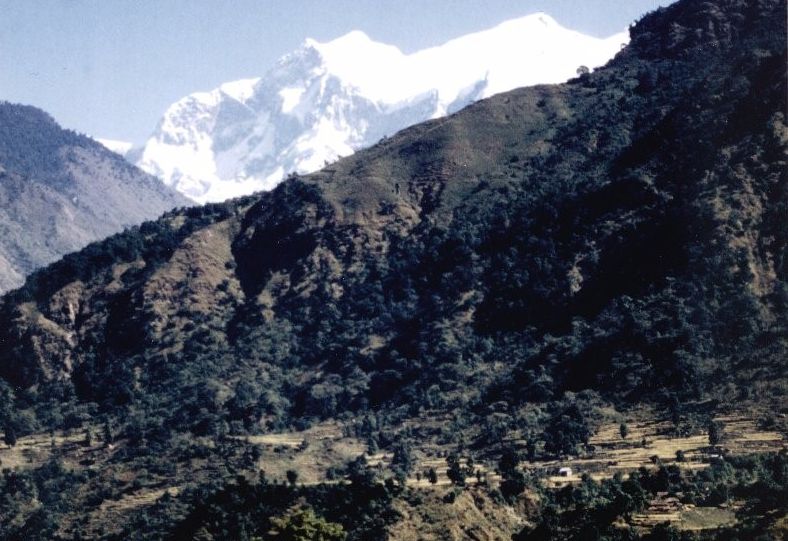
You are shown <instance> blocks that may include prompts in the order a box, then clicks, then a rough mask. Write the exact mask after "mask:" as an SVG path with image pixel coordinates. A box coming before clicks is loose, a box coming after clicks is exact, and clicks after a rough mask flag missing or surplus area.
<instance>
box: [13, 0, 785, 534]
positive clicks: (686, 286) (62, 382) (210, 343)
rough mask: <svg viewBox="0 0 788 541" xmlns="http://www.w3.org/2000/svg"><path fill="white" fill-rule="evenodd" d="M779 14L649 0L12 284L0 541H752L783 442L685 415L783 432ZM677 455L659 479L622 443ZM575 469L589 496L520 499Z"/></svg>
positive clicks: (765, 526) (762, 520) (776, 505)
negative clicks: (350, 147) (516, 66)
mask: <svg viewBox="0 0 788 541" xmlns="http://www.w3.org/2000/svg"><path fill="white" fill-rule="evenodd" d="M785 10H786V4H785V2H784V1H782V0H762V1H758V2H743V1H739V0H720V1H718V2H713V3H712V2H701V1H693V0H682V1H679V2H677V3H676V4H674V5H672V6H670V7H668V8H664V9H660V10H658V11H656V12H654V13H652V14H650V15H648V16H646V17H644V18H643V19H642V20H641V21H639V22H638V23H637V24H636V25H635V26H634V27H633V28H632V29H631V43H630V45H629V46H628V47H627V48H626V49H625V50H623V51H621V52H620V53H619V54H618V55H617V56H616V57H615V59H614V60H612V61H611V62H610V63H608V64H607V65H606V66H605V67H604V68H601V69H598V70H596V71H594V72H592V73H590V74H583V75H581V76H580V77H577V78H575V79H572V80H570V81H569V82H567V83H566V84H561V85H543V86H537V87H531V88H523V89H518V90H514V91H511V92H507V93H503V94H498V95H495V96H493V97H491V98H488V99H484V100H481V101H478V102H476V103H474V104H472V105H470V106H468V107H466V108H464V109H462V110H461V111H459V112H457V113H455V114H452V115H449V116H447V117H444V118H439V119H434V120H431V121H428V122H425V123H422V124H418V125H416V126H413V127H411V128H408V129H406V130H404V131H401V132H399V133H397V134H394V135H392V136H390V137H388V138H387V139H386V140H385V141H382V142H381V143H379V144H377V145H375V146H373V147H371V148H369V149H366V150H363V151H360V152H357V153H355V154H353V155H352V156H349V157H346V158H343V159H341V160H339V161H337V162H336V163H334V164H332V165H331V166H330V167H326V168H324V169H323V170H321V171H319V172H316V173H314V174H311V175H308V176H294V177H292V178H290V179H289V180H287V181H285V182H283V183H281V184H280V185H279V186H277V187H276V188H275V189H274V190H272V191H271V192H267V193H263V194H258V195H254V196H248V197H245V198H242V199H238V200H234V201H230V202H225V203H222V204H212V205H206V206H204V207H200V208H190V209H185V210H178V211H172V212H169V213H167V214H166V215H165V216H163V217H162V218H160V219H159V220H157V221H155V222H149V223H146V224H143V225H142V226H139V227H135V228H132V229H130V230H128V231H125V232H123V233H121V234H119V235H116V236H114V237H112V238H110V239H107V240H106V241H104V242H102V243H96V244H93V245H91V246H89V247H88V248H86V249H85V250H83V251H82V252H80V253H77V254H71V255H69V256H67V257H65V258H64V259H63V260H61V261H59V262H57V263H55V264H53V265H52V266H50V267H48V268H46V269H43V270H41V271H38V272H36V273H34V274H33V275H32V276H31V277H30V278H29V279H28V281H27V282H26V285H25V286H24V287H23V288H21V289H19V290H17V291H15V292H12V293H9V294H7V295H5V296H4V297H3V298H2V301H1V302H0V421H2V423H3V425H4V427H5V431H6V434H9V433H10V434H12V435H13V436H14V438H10V439H12V440H13V439H15V438H16V437H17V436H18V437H19V440H20V442H21V443H19V444H17V447H23V449H24V450H26V451H25V452H27V455H25V454H24V453H23V451H17V450H16V448H12V447H11V446H10V444H9V446H8V447H2V448H0V458H2V460H3V462H4V464H13V465H15V467H16V468H17V469H16V470H14V471H13V472H12V471H10V470H9V472H8V473H6V474H5V475H4V477H2V478H0V489H2V490H3V491H4V492H3V493H4V494H6V497H4V498H3V499H2V501H0V510H2V513H0V528H2V530H0V531H2V532H3V533H4V534H5V535H6V537H7V538H9V539H15V538H22V537H24V538H26V539H38V538H40V539H52V538H63V539H79V538H82V539H84V538H103V539H226V538H238V539H254V538H260V539H269V538H275V537H274V536H272V535H270V532H271V531H273V529H274V528H279V529H280V530H278V531H282V530H283V529H284V528H285V526H286V524H288V523H290V522H293V521H296V518H293V515H294V514H298V513H301V515H298V517H297V520H298V521H301V522H303V521H308V522H309V523H310V525H311V526H313V527H314V528H319V529H322V530H325V531H333V532H334V534H331V536H329V535H328V534H326V537H325V538H326V539H341V538H342V536H341V535H340V533H341V532H340V533H337V532H338V531H339V530H337V528H343V529H344V530H345V531H346V532H347V533H348V537H347V539H353V540H360V539H387V538H388V539H414V538H420V536H421V533H422V532H427V533H430V534H431V533H433V532H434V537H435V538H449V539H467V538H476V539H484V538H500V539H505V538H507V536H509V537H511V538H513V539H559V540H564V539H566V540H569V539H577V540H579V539H603V538H606V539H614V540H616V541H623V540H624V539H629V540H631V539H643V540H654V539H678V538H679V534H678V533H675V532H673V531H672V530H671V529H669V528H667V527H665V526H664V525H652V526H653V530H650V529H643V528H644V526H642V524H640V523H637V524H636V523H635V519H634V518H633V517H634V515H635V514H637V513H641V514H645V515H648V505H649V503H648V502H649V501H651V500H652V499H654V498H661V497H664V495H665V493H666V491H669V492H670V494H677V493H681V494H683V495H684V496H681V497H682V498H686V501H688V502H690V503H692V504H693V506H694V504H695V503H697V504H698V509H697V510H696V512H698V513H700V512H701V511H702V509H704V506H707V507H708V506H716V505H718V504H722V505H725V506H726V508H727V505H728V504H727V502H728V501H729V500H730V499H735V501H737V502H742V503H741V506H739V503H737V504H736V505H737V509H738V510H737V511H736V513H732V512H731V513H730V514H729V515H726V516H728V517H730V521H728V520H727V519H726V520H723V521H718V522H715V524H716V526H714V527H712V529H709V530H698V531H697V532H694V533H691V534H687V535H692V536H697V537H698V538H699V539H702V540H704V541H705V540H710V539H720V538H721V539H736V538H738V539H757V538H764V539H766V538H770V536H774V535H776V533H779V532H780V528H783V529H784V519H783V517H785V514H786V512H788V509H786V507H785V501H786V500H785V498H784V494H785V487H786V479H788V476H786V474H785V472H786V471H787V470H786V467H788V466H786V455H785V453H784V452H783V453H774V454H772V455H751V456H746V457H745V456H730V457H726V458H724V459H723V458H721V457H720V456H719V454H717V453H721V454H724V452H725V451H724V448H726V447H728V444H727V443H723V444H721V445H719V441H720V440H721V439H722V438H723V436H722V435H721V433H722V430H721V429H720V428H717V427H716V425H714V424H713V422H716V421H714V419H716V418H718V417H719V416H722V415H724V416H725V418H726V419H727V420H728V421H727V422H733V421H731V419H739V418H740V417H742V416H745V417H746V419H749V420H750V421H752V423H756V422H757V423H758V424H759V426H763V427H772V428H770V430H772V432H769V433H768V434H767V435H766V436H767V437H761V438H760V439H759V438H752V440H753V441H754V442H755V443H758V444H760V443H763V442H765V441H766V440H769V438H771V440H769V441H773V442H774V443H773V446H772V447H766V446H765V445H764V446H762V447H759V448H758V449H760V450H758V451H752V452H753V453H761V452H763V451H764V450H766V449H772V450H775V451H779V449H780V447H783V446H784V445H785V444H784V442H785V434H786V430H788V429H787V428H786V424H785V418H784V416H783V417H781V416H780V414H781V413H785V410H784V407H785V402H784V398H785V395H784V393H785V388H786V377H785V364H784V363H785V359H786V356H787V355H786V354H787V353H788V347H786V329H785V317H784V315H785V308H786V300H787V299H786V292H787V291H788V289H787V288H786V283H787V282H786V266H785V262H786V240H787V239H786V228H785V227H784V223H785V220H784V218H785V212H786V208H788V206H787V205H788V194H786V185H787V184H786V178H785V172H786V160H787V158H786V155H787V153H788V126H786V109H785V91H786V87H787V86H788V82H787V81H786V71H785V65H786V26H785V17H784V14H785ZM644 412H657V413H650V414H649V415H648V416H646V413H644ZM638 415H643V416H644V417H641V421H640V424H639V425H638V430H639V431H641V428H642V427H643V426H651V427H652V428H651V429H652V432H651V433H649V434H648V439H647V437H646V433H645V432H642V431H641V432H639V433H637V435H636V436H635V435H630V436H629V439H627V435H626V434H627V431H626V430H625V429H626V424H625V423H623V422H622V419H624V418H627V417H626V416H630V418H637V416H638ZM736 422H738V421H736ZM709 423H711V424H709ZM611 424H612V426H613V429H612V431H613V432H615V433H616V434H618V433H619V432H620V433H621V437H620V438H619V437H618V435H616V436H615V438H614V439H613V440H611V439H609V438H608V439H607V440H604V444H600V445H596V444H589V442H590V441H591V440H590V437H591V435H592V434H595V437H597V436H599V433H600V431H601V428H600V427H603V426H608V425H611ZM632 426H634V425H632ZM707 426H709V427H715V428H713V429H712V428H708V429H707V428H706V427H707ZM619 427H620V428H619ZM655 427H656V428H655ZM49 431H52V433H51V434H50V432H49ZM278 431H289V432H290V433H285V434H277V433H274V432H278ZM731 432H733V431H731ZM98 434H102V435H101V442H103V443H97V439H98ZM305 435H308V436H309V438H311V439H306V438H307V436H305ZM679 436H681V437H684V438H685V439H684V440H682V441H685V442H686V441H688V440H692V439H694V441H695V444H694V445H695V446H696V447H698V448H701V447H702V449H700V450H698V451H697V455H696V457H694V458H693V460H696V458H697V461H695V462H692V463H689V462H686V464H687V467H684V464H685V460H684V457H683V455H681V454H679V453H676V454H675V458H674V453H675V451H676V450H677V449H678V450H679V451H682V449H686V448H685V447H680V446H673V447H671V446H670V445H667V449H668V452H667V454H665V452H664V449H658V448H656V447H650V445H651V444H650V443H649V439H653V438H657V437H658V438H669V437H679ZM730 436H731V437H735V435H734V434H730ZM698 440H702V441H703V442H704V443H701V444H698V443H697V442H698ZM42 442H43V443H42ZM50 442H51V443H50ZM706 443H709V444H711V445H710V446H708V445H706ZM22 444H24V446H23V445H22ZM606 446H607V447H610V446H612V447H615V448H616V449H617V450H620V451H621V454H620V457H624V456H626V457H629V456H632V455H634V454H636V453H641V454H643V455H644V456H645V457H646V458H645V462H644V463H642V464H641V463H638V464H637V465H635V466H632V467H630V466H628V465H627V464H625V463H622V464H619V463H618V462H617V460H618V459H617V458H610V459H608V458H605V459H599V457H598V456H597V454H596V453H600V452H601V451H600V450H601V449H602V450H603V448H604V447H606ZM592 447H593V448H592ZM730 447H731V449H733V450H732V451H731V453H734V452H739V451H735V448H734V446H732V445H731V446H730ZM682 452H683V451H682ZM746 452H750V451H746ZM36 453H38V454H36ZM458 453H462V456H460V455H459V454H458ZM709 453H714V454H715V456H714V457H713V458H714V460H716V465H715V464H709V463H708V462H703V463H702V462H701V461H702V460H703V458H702V457H703V456H708V454H709ZM362 454H364V456H362V457H361V458H357V457H358V456H359V455H362ZM742 454H744V452H742ZM577 455H580V456H582V457H583V458H584V460H577V461H575V462H573V463H572V467H573V468H575V469H578V468H581V467H582V466H583V465H584V464H585V465H587V464H589V463H594V467H598V468H599V469H597V470H587V471H586V472H584V473H593V474H594V475H598V474H600V475H602V476H603V477H604V476H605V475H607V477H609V479H607V480H606V481H595V480H594V479H592V478H591V477H584V478H583V479H582V480H581V479H579V478H577V479H574V480H572V482H574V483H575V485H574V488H567V489H562V490H554V489H553V487H554V486H555V482H554V480H550V479H549V478H548V477H547V476H548V475H549V473H546V472H549V471H551V470H552V469H555V467H556V466H557V465H560V464H561V463H562V462H564V461H566V460H569V459H567V457H573V456H577ZM649 455H650V456H651V458H649ZM26 456H27V457H28V458H27V459H26V458H25V457H26ZM35 457H38V458H37V460H38V462H36V461H35V460H34V458H35ZM525 457H527V459H528V461H527V462H524V461H523V459H524V458H525ZM444 459H445V460H444ZM471 459H473V461H474V462H473V463H471ZM709 460H711V459H709ZM622 462H623V459H622ZM444 463H445V467H443V468H441V466H440V464H444ZM641 465H642V468H639V466H641ZM471 466H475V467H478V468H479V473H477V474H476V475H475V476H476V478H477V479H478V483H477V484H474V486H473V487H467V486H465V485H466V484H467V483H466V478H467V479H468V483H470V482H471V481H470V479H472V478H473V477H474V473H475V472H474V471H473V468H472V467H471ZM482 468H483V469H482ZM611 468H617V469H614V470H612V469H611ZM701 468H706V469H703V470H701ZM430 469H432V470H430ZM436 470H438V471H437V472H436ZM496 470H497V471H498V472H499V473H500V475H501V476H503V479H502V480H500V481H499V480H498V478H497V477H496V475H495V474H493V472H494V471H496ZM424 471H426V472H427V473H426V474H424V475H425V477H424V478H422V479H419V478H417V477H416V475H421V474H422V472H424ZM485 471H486V472H489V473H490V475H489V477H488V478H487V481H483V479H484V475H485V474H484V472H485ZM622 472H624V473H628V474H629V478H628V479H626V480H624V479H622V478H621V477H620V476H614V473H619V474H620V473H622ZM433 474H434V476H433ZM266 476H268V477H266ZM438 476H440V479H438ZM449 476H451V478H450V479H451V481H448V480H447V479H449ZM384 477H385V478H386V479H385V483H384V482H381V481H382V480H383V479H382V478H384ZM285 478H286V479H287V480H288V484H285V482H284V479H285ZM427 478H429V479H435V480H436V481H435V483H433V482H432V481H425V479H427ZM324 481H327V483H328V484H325V485H323V484H320V483H322V482H324ZM449 482H451V483H453V485H452V486H450V487H447V484H448V483H449ZM659 494H662V496H659ZM715 501H716V502H717V503H714V502H715ZM154 502H155V503H154ZM305 506H306V509H305ZM315 510H317V512H318V515H319V516H318V517H315V516H314V515H308V513H310V512H314V511H315ZM713 510H714V512H715V513H724V512H725V511H724V509H722V508H719V509H718V508H716V507H714V508H713ZM3 517H8V518H3ZM323 517H324V518H325V520H323ZM321 520H322V522H321ZM327 521H328V522H330V524H329V523H327ZM780 524H782V525H783V526H780ZM704 527H705V526H704ZM490 531H495V532H497V533H496V534H495V536H493V535H491V534H490ZM446 532H448V533H446ZM469 532H470V533H469ZM444 534H445V535H444ZM471 534H473V535H471ZM513 535H515V536H516V537H512V536H513ZM425 537H428V536H427V534H425ZM280 538H281V537H280Z"/></svg>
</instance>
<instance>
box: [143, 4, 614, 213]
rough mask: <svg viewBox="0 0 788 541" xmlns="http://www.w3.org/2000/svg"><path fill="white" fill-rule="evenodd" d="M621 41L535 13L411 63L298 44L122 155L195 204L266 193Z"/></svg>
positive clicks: (194, 103)
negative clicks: (289, 176)
mask: <svg viewBox="0 0 788 541" xmlns="http://www.w3.org/2000/svg"><path fill="white" fill-rule="evenodd" d="M626 41H627V37H626V34H618V35H615V36H612V37H610V38H608V39H604V40H601V39H596V38H592V37H588V36H584V35H582V34H579V33H577V32H573V31H570V30H567V29H565V28H562V27H561V26H560V25H558V24H557V23H556V22H555V21H554V20H553V19H551V18H550V17H549V16H547V15H545V14H536V15H532V16H529V17H525V18H522V19H517V20H513V21H509V22H506V23H503V24H501V25H499V26H497V27H495V28H493V29H491V30H487V31H484V32H479V33H476V34H471V35H467V36H464V37H462V38H459V39H456V40H453V41H450V42H448V43H446V44H444V45H442V46H440V47H435V48H431V49H426V50H422V51H419V52H416V53H413V54H409V55H406V54H403V53H402V52H400V51H399V50H398V49H397V48H396V47H393V46H390V45H384V44H382V43H377V42H374V41H372V40H371V39H369V38H368V37H367V36H366V35H364V34H363V33H362V32H358V31H355V32H351V33H349V34H347V35H345V36H343V37H341V38H339V39H336V40H334V41H331V42H329V43H318V42H316V41H313V40H306V42H305V43H304V44H303V45H302V46H301V47H300V48H299V49H298V50H296V51H294V52H293V53H291V54H289V55H287V56H285V57H283V58H282V59H280V60H279V62H278V63H277V64H276V66H274V67H273V68H271V69H270V70H269V71H268V72H267V73H266V74H265V75H264V76H263V77H261V78H257V79H247V80H240V81H234V82H231V83H227V84H224V85H222V86H220V87H219V88H217V89H215V90H213V91H211V92H200V93H196V94H192V95H190V96H187V97H185V98H183V99H181V100H180V101H178V102H176V103H175V104H173V105H172V106H171V107H170V108H169V109H168V110H167V111H166V112H165V114H164V117H163V118H162V120H161V121H160V123H159V126H158V127H157V128H156V130H155V132H154V134H153V136H152V137H151V138H150V139H149V140H148V141H147V142H146V143H145V145H144V146H143V147H142V148H141V149H136V150H134V151H132V153H130V154H129V159H130V160H131V161H133V162H134V163H136V165H138V166H139V167H140V168H142V169H144V170H145V171H148V172H149V173H151V174H154V175H156V176H158V177H159V178H161V179H163V180H164V183H165V184H167V185H168V186H172V187H174V188H175V189H177V190H178V191H180V192H181V193H183V194H184V195H186V196H187V197H190V198H192V199H194V200H195V201H198V202H205V201H223V200H225V199H228V198H230V197H235V196H239V195H246V194H250V193H252V192H254V191H259V190H270V189H271V188H273V187H274V186H276V185H277V184H278V183H279V182H280V181H281V180H282V178H284V176H285V175H286V174H288V173H290V172H299V173H306V172H311V171H315V170H317V169H319V168H321V167H323V165H324V164H326V163H328V162H333V161H335V160H336V159H337V158H338V157H340V156H347V155H349V154H352V153H353V152H354V151H356V150H358V149H359V148H363V147H367V146H370V145H371V144H373V143H375V142H377V141H379V140H380V139H381V138H383V137H386V136H390V135H393V134H394V133H395V132H397V131H399V130H401V129H403V128H405V127H407V126H410V125H413V124H416V123H418V122H421V121H424V120H428V119H431V118H437V117H441V116H444V115H446V114H447V113H452V112H454V111H457V110H459V109H461V108H462V107H464V106H466V105H468V104H469V103H472V102H473V101H476V100H478V99H480V98H485V97H488V96H491V95H493V94H496V93H499V92H503V91H506V90H511V89H512V88H516V87H518V86H528V85H534V84H539V83H558V82H563V81H565V80H567V79H568V78H569V77H572V76H574V75H575V72H576V70H577V69H578V67H579V66H581V65H586V66H590V67H595V66H599V65H601V64H603V63H604V62H606V61H607V60H608V59H609V58H611V57H612V56H613V55H614V54H615V53H616V52H618V50H619V49H620V48H621V46H622V45H623V44H625V43H626Z"/></svg>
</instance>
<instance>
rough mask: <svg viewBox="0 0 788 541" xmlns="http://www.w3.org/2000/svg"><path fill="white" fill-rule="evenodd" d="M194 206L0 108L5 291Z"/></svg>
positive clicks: (1, 281) (39, 119)
mask: <svg viewBox="0 0 788 541" xmlns="http://www.w3.org/2000/svg"><path fill="white" fill-rule="evenodd" d="M188 203H189V200H187V199H185V198H183V197H182V196H180V195H179V194H177V193H176V192H174V191H173V190H171V189H169V188H167V187H164V186H161V185H160V183H157V181H156V179H155V178H154V177H152V176H150V175H147V174H145V173H143V172H142V171H140V170H138V169H137V168H135V167H133V166H131V165H129V164H128V163H127V162H125V161H124V160H122V159H121V158H120V157H119V156H117V155H115V154H112V153H110V152H109V151H107V150H106V149H105V148H104V147H103V146H102V145H100V144H98V143H96V142H95V141H93V140H91V139H89V138H87V137H84V136H81V135H77V134H75V133H73V132H70V131H67V130H63V129H62V128H60V126H58V125H57V124H56V123H55V121H54V120H53V119H52V118H51V117H49V116H48V115H47V114H46V113H44V112H43V111H41V110H39V109H35V108H33V107H27V106H22V105H15V104H11V103H5V102H3V103H0V291H8V290H9V289H11V288H13V287H18V286H20V285H22V283H23V282H24V278H25V276H27V275H28V274H30V273H31V272H32V271H33V270H34V269H36V268H39V267H41V266H43V265H46V264H48V263H51V262H53V261H55V260H56V259H59V258H60V257H62V256H63V255H64V254H67V253H69V252H73V251H75V250H79V249H80V248H83V247H84V246H85V245H87V244H88V243H89V242H93V241H96V240H98V239H101V238H104V237H106V236H108V235H111V234H113V233H117V232H118V231H121V230H122V229H123V228H125V227H129V226H131V225H135V224H139V223H141V222H143V221H144V220H149V219H151V218H154V217H156V216H159V215H160V214H162V213H163V212H164V211H166V210H170V209H172V208H174V207H176V206H184V205H187V204H188Z"/></svg>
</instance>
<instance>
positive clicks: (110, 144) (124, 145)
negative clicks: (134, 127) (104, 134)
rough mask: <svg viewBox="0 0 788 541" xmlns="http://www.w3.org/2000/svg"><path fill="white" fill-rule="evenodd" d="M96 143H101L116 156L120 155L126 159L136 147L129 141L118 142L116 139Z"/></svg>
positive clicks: (98, 140) (100, 140) (99, 140)
mask: <svg viewBox="0 0 788 541" xmlns="http://www.w3.org/2000/svg"><path fill="white" fill-rule="evenodd" d="M95 141H97V142H99V143H101V144H102V145H104V146H105V147H106V148H107V149H109V150H111V151H112V152H114V153H115V154H120V155H121V156H124V157H125V156H126V154H128V153H129V150H131V148H132V147H133V146H134V143H129V142H128V141H117V140H115V139H95Z"/></svg>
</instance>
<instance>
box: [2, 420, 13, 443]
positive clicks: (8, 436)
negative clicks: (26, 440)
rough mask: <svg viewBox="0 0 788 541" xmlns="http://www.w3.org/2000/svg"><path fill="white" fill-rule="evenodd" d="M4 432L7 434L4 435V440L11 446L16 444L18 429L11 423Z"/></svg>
mask: <svg viewBox="0 0 788 541" xmlns="http://www.w3.org/2000/svg"><path fill="white" fill-rule="evenodd" d="M4 432H5V435H4V436H3V441H4V442H5V444H6V445H8V446H9V447H13V446H14V445H16V430H14V427H13V426H11V425H6V427H5V430H4Z"/></svg>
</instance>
